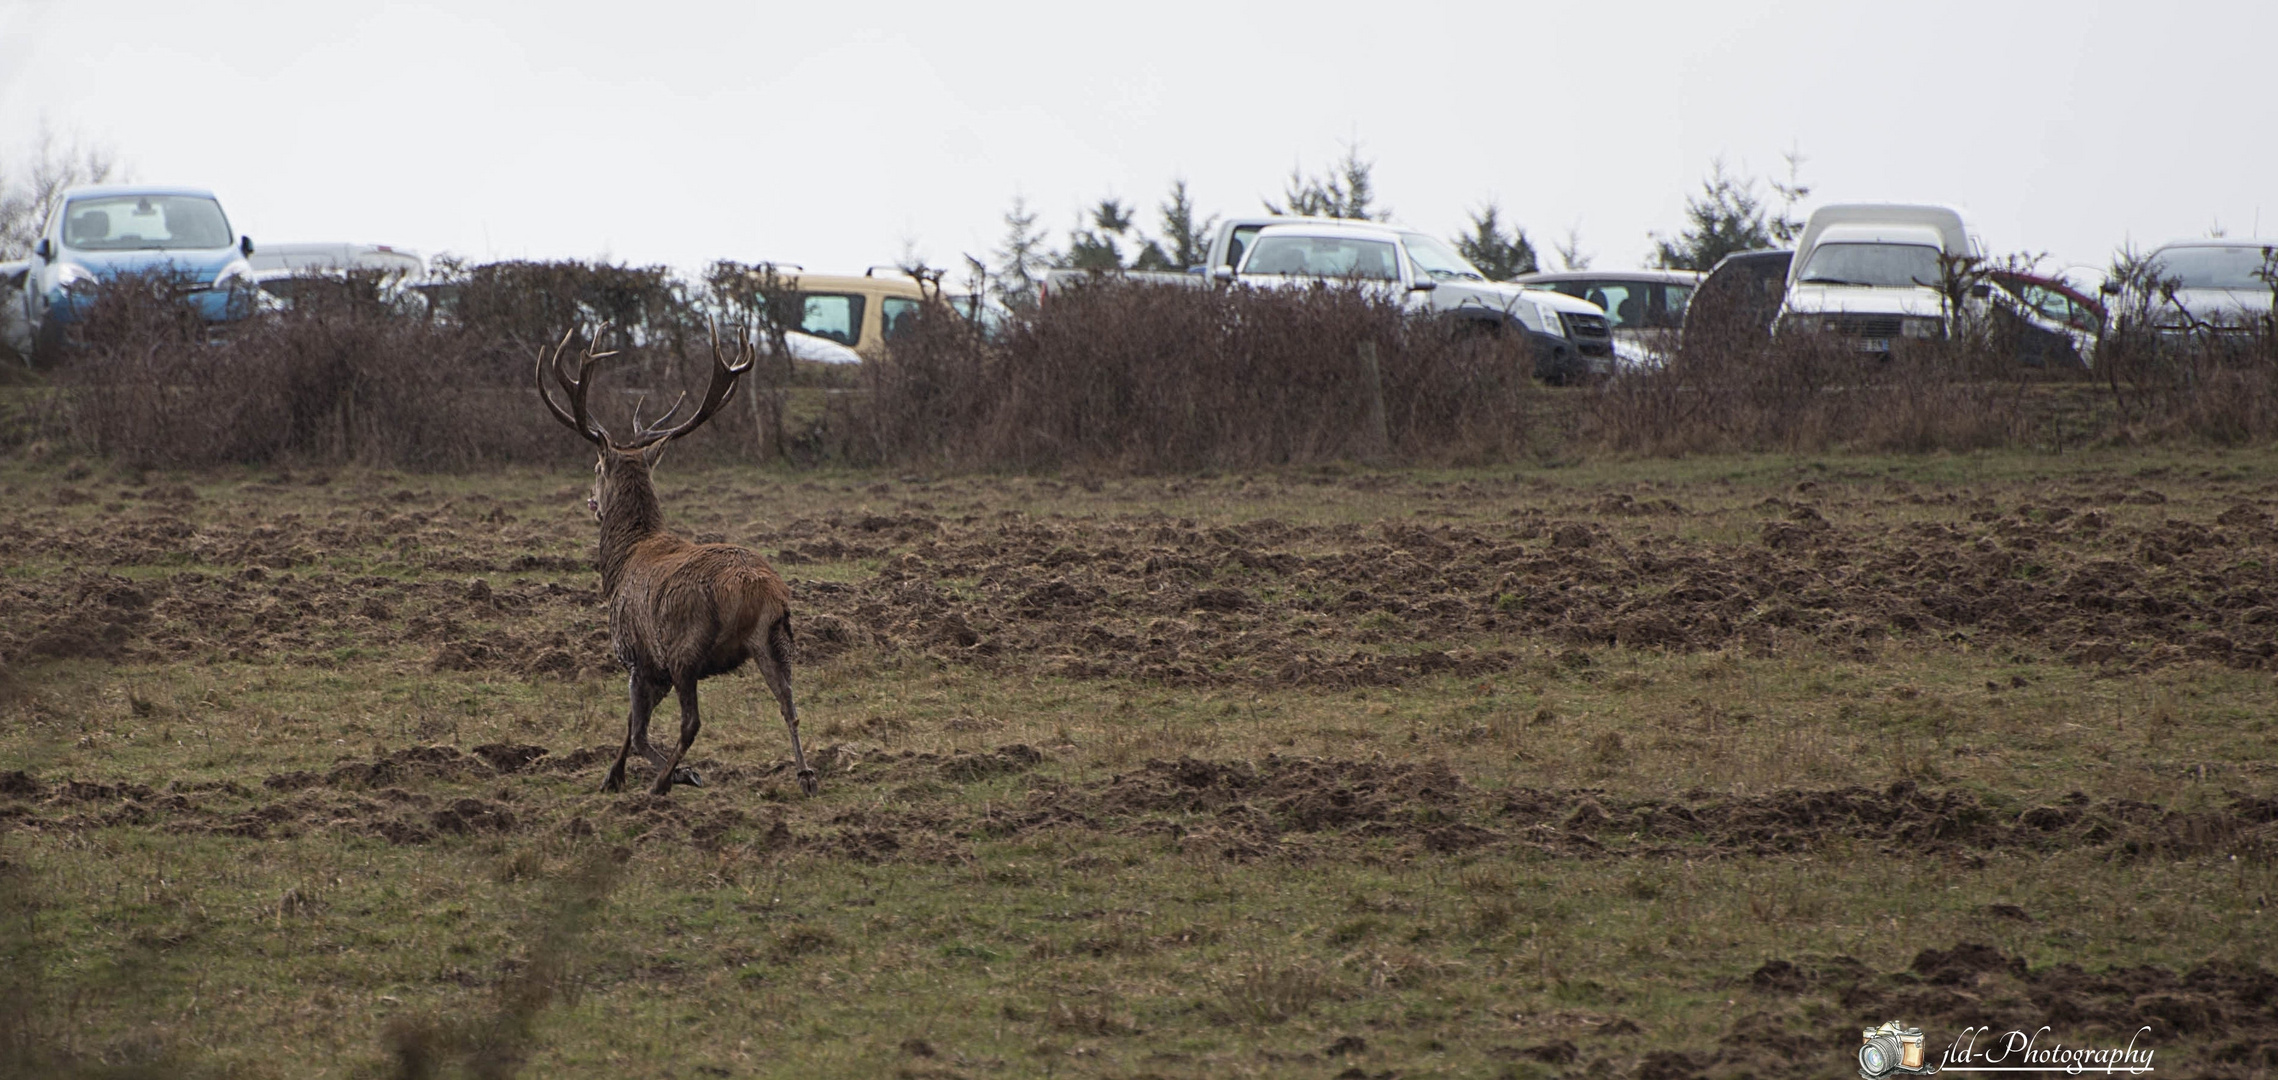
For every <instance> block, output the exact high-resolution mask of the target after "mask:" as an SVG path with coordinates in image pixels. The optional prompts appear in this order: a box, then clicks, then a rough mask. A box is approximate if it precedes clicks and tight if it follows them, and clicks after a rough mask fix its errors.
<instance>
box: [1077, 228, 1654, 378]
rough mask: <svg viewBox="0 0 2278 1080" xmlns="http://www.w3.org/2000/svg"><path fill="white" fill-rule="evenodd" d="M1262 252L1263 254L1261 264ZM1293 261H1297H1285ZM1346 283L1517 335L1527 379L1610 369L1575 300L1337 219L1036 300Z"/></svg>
mask: <svg viewBox="0 0 2278 1080" xmlns="http://www.w3.org/2000/svg"><path fill="white" fill-rule="evenodd" d="M1261 251H1271V252H1273V253H1274V254H1273V256H1272V257H1271V258H1270V259H1266V258H1262V257H1261ZM1293 255H1294V256H1296V257H1295V258H1293ZM1329 279H1338V280H1344V279H1352V280H1359V281H1362V282H1364V283H1381V284H1379V285H1378V286H1377V287H1381V288H1387V289H1396V290H1397V292H1398V294H1399V298H1400V301H1401V304H1402V305H1403V306H1404V307H1406V308H1407V309H1408V310H1410V311H1412V312H1415V313H1418V314H1424V313H1431V314H1438V315H1444V316H1447V317H1449V318H1454V319H1458V320H1461V321H1464V322H1468V323H1472V324H1476V326H1477V328H1478V329H1480V330H1483V331H1486V332H1493V333H1503V332H1512V333H1523V334H1526V335H1528V337H1529V338H1530V339H1531V340H1533V341H1534V343H1535V374H1536V376H1537V377H1538V378H1541V379H1543V380H1544V381H1545V382H1556V383H1564V382H1573V381H1577V380H1579V379H1582V378H1585V377H1587V376H1589V375H1594V374H1605V373H1607V372H1610V371H1611V370H1613V367H1614V349H1613V334H1612V331H1611V328H1610V327H1609V326H1608V324H1607V321H1606V312H1605V309H1604V308H1601V307H1599V306H1597V305H1596V304H1592V303H1590V302H1589V301H1587V300H1583V299H1581V298H1579V297H1573V296H1566V295H1564V294H1561V293H1556V292H1550V291H1546V290H1541V289H1524V288H1520V287H1519V286H1517V285H1512V284H1508V283H1504V282H1498V281H1489V280H1488V279H1487V275H1485V274H1483V273H1480V271H1479V268H1478V267H1475V266H1473V265H1471V263H1470V262H1469V261H1467V260H1466V259H1464V257H1463V256H1461V255H1458V254H1456V252H1455V250H1454V249H1453V248H1450V247H1449V246H1448V245H1447V244H1446V243H1444V242H1442V241H1441V240H1440V239H1438V238H1437V237H1434V236H1432V235H1431V234H1429V233H1422V232H1417V231H1415V230H1413V229H1403V228H1398V227H1396V226H1391V225H1385V224H1381V223H1378V222H1368V221H1353V220H1348V219H1343V218H1301V217H1256V218H1236V219H1234V220H1232V221H1228V222H1225V223H1223V224H1221V225H1220V226H1219V228H1218V233H1217V235H1216V236H1214V237H1212V238H1211V243H1210V253H1209V258H1208V261H1207V262H1205V263H1204V264H1203V265H1201V266H1196V267H1190V268H1189V269H1188V270H1187V272H1186V273H1183V274H1180V273H1167V272H1160V271H1158V272H1144V271H1120V272H1101V271H1090V270H1054V271H1051V272H1050V273H1048V274H1047V275H1046V276H1045V281H1044V296H1046V297H1049V296H1050V295H1051V293H1052V292H1053V291H1054V290H1055V289H1066V288H1069V287H1071V286H1075V285H1078V284H1081V283H1085V282H1094V281H1107V280H1113V281H1132V282H1141V283H1149V284H1159V285H1183V286H1190V287H1196V288H1200V287H1206V286H1211V285H1227V284H1234V283H1239V284H1243V285H1249V286H1253V287H1259V288H1283V287H1288V286H1290V285H1292V284H1295V283H1298V282H1304V281H1320V280H1329Z"/></svg>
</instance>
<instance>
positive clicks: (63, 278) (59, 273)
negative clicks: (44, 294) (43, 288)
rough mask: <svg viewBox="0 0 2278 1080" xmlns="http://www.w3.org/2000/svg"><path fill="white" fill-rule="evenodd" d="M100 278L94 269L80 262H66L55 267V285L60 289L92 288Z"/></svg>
mask: <svg viewBox="0 0 2278 1080" xmlns="http://www.w3.org/2000/svg"><path fill="white" fill-rule="evenodd" d="M98 280H99V279H97V278H96V277H95V272H94V271H93V270H89V269H87V268H86V267H84V266H81V265H79V264H78V263H64V264H63V265H61V266H58V267H56V268H55V287H56V288H58V289H91V288H94V287H95V284H96V282H97V281H98Z"/></svg>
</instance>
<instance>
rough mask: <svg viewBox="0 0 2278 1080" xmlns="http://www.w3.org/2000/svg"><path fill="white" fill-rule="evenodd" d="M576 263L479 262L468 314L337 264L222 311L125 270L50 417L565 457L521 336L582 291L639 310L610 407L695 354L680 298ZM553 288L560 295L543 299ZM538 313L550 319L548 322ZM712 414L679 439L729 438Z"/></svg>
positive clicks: (243, 439)
mask: <svg viewBox="0 0 2278 1080" xmlns="http://www.w3.org/2000/svg"><path fill="white" fill-rule="evenodd" d="M575 265H576V264H570V265H569V266H568V267H564V266H562V265H551V266H549V267H548V269H547V271H546V273H545V275H544V277H545V279H546V280H544V281H542V282H540V283H537V284H532V285H529V286H527V288H526V289H525V290H524V291H527V292H529V293H532V294H544V295H508V294H512V293H514V292H515V291H516V290H515V289H513V288H512V287H510V286H508V285H505V284H500V283H498V282H497V281H496V279H494V278H491V277H488V276H480V275H478V276H476V277H475V278H474V279H473V280H475V281H476V282H478V283H479V284H476V285H475V286H474V287H472V288H470V289H469V290H468V291H467V292H466V293H464V294H462V296H461V297H460V298H459V301H460V303H461V304H466V305H467V306H468V307H469V308H471V309H472V311H473V313H474V314H475V316H476V317H474V318H466V317H462V316H459V315H457V314H456V313H453V314H451V315H449V316H447V317H439V318H432V319H425V320H422V319H418V318H412V317H407V316H405V315H404V314H403V313H402V312H401V311H400V310H399V307H398V305H397V304H395V303H393V302H391V301H389V300H388V298H387V297H386V296H384V295H383V291H382V290H381V289H380V288H379V287H378V286H377V285H376V284H375V283H373V282H370V281H360V280H359V279H357V278H356V277H355V276H353V275H351V276H349V277H347V278H345V279H343V280H342V281H340V282H339V283H338V284H339V285H340V287H339V288H338V289H336V290H304V292H305V293H306V294H307V295H306V296H304V297H303V298H302V299H300V300H298V301H296V304H295V306H294V309H293V310H292V311H290V312H287V313H283V314H277V315H270V316H264V317H260V318H255V319H248V320H245V321H242V322H238V323H232V324H224V325H220V326H207V325H205V324H204V323H202V322H200V321H199V320H198V319H197V317H196V315H195V314H194V313H192V312H191V311H190V310H188V309H187V308H185V307H183V306H182V305H180V304H178V303H175V302H174V301H172V300H171V299H169V298H168V297H167V296H165V295H164V290H162V289H155V288H153V287H152V286H153V285H154V284H155V283H153V282H150V281H147V280H143V279H137V278H133V277H128V278H122V279H120V280H118V281H116V282H113V283H112V284H111V285H110V286H109V287H106V288H105V289H103V290H102V291H101V293H99V294H98V295H97V297H96V299H95V302H94V303H93V305H92V306H91V309H90V310H89V312H88V314H87V317H86V319H85V321H84V324H83V326H81V327H80V328H79V329H78V331H77V337H78V338H79V341H78V343H77V344H76V345H75V346H74V348H73V349H72V351H71V357H70V359H69V361H68V362H67V363H66V364H65V365H64V366H63V367H62V368H61V369H60V370H59V371H58V372H57V373H56V382H57V384H58V386H59V387H60V388H61V389H62V390H63V392H64V396H65V399H66V401H67V407H66V408H65V409H64V410H63V416H62V418H61V420H60V423H61V425H62V426H64V427H65V428H66V429H67V431H68V432H69V433H70V434H71V435H72V436H73V437H74V438H75V439H76V440H77V441H78V442H79V443H80V444H81V445H83V446H85V447H87V448H89V449H91V450H94V451H95V452H98V453H101V454H105V455H109V456H112V457H115V458H118V459H120V460H122V461H125V462H128V463H133V464H178V465H203V464H224V463H245V462H268V461H281V460H282V461H304V462H321V463H345V462H358V463H363V464H371V465H384V466H394V467H410V468H428V469H464V468H471V467H476V466H480V465H485V464H495V463H500V462H508V461H542V462H570V461H574V460H577V458H578V453H577V451H578V450H579V449H580V448H579V447H576V446H574V445H569V444H566V443H565V441H564V440H562V439H561V438H560V437H559V436H560V433H559V432H558V431H556V430H554V429H553V426H552V424H551V423H550V422H549V421H548V420H547V418H546V414H545V412H544V410H542V409H540V408H538V407H537V403H536V399H535V396H534V391H533V390H532V386H531V370H532V368H531V365H532V363H533V358H534V357H535V356H536V346H535V345H534V344H531V343H530V340H531V339H532V338H537V339H543V338H546V337H552V338H559V336H560V334H561V332H562V329H563V328H565V327H566V326H568V325H571V324H572V323H573V322H574V321H576V320H579V319H580V318H581V317H583V316H585V315H587V314H590V313H591V312H589V311H588V308H589V307H592V308H595V309H598V310H599V311H601V312H604V313H618V312H625V311H628V310H630V311H633V312H634V313H636V314H639V315H641V316H642V319H641V321H639V322H637V323H636V326H635V331H634V333H635V334H638V335H640V336H638V337H635V336H633V335H632V334H629V335H627V336H628V337H632V338H633V340H632V341H630V342H629V343H627V344H626V345H625V346H624V347H623V351H624V352H625V354H626V357H625V359H624V360H623V361H620V362H619V363H618V364H617V365H615V366H614V368H613V372H614V374H613V377H612V379H611V385H612V387H613V388H615V389H613V390H612V391H610V392H609V393H608V394H606V395H604V396H600V397H597V400H596V406H595V407H596V411H597V412H598V413H601V414H603V415H604V416H606V417H608V419H609V420H611V421H612V422H622V421H623V418H625V417H628V416H629V415H630V413H631V411H632V410H633V409H634V408H635V407H636V405H637V403H638V402H639V401H640V400H641V399H643V398H644V397H646V398H649V399H652V400H656V401H658V402H659V405H658V406H657V407H658V408H661V407H662V403H665V402H669V401H671V400H672V397H673V395H675V394H677V393H678V392H679V391H680V390H681V389H682V388H684V387H686V386H689V385H693V384H695V383H697V382H698V381H700V380H701V378H702V377H703V375H704V373H705V371H706V367H705V365H707V364H708V363H709V360H708V354H704V353H703V351H702V349H701V347H700V346H699V344H698V339H697V338H695V337H693V336H691V335H689V334H687V333H686V330H687V329H688V328H689V326H690V325H691V324H692V323H693V322H694V319H693V318H692V317H691V316H689V315H688V314H687V312H686V311H685V310H684V309H681V310H674V309H666V310H663V311H662V312H661V313H660V312H659V311H658V310H656V309H645V308H644V307H643V306H642V305H645V304H646V303H648V302H649V300H651V299H653V297H643V296H641V295H640V294H639V293H638V292H637V291H635V290H632V289H626V290H623V291H622V292H613V291H612V288H613V286H614V284H615V283H616V282H617V281H618V280H620V279H619V277H618V275H617V274H616V269H617V268H609V267H603V268H594V269H595V272H593V273H592V274H590V275H588V278H589V279H590V280H587V281H585V282H584V283H583V284H582V285H577V287H575V288H569V287H564V285H563V281H564V280H565V279H566V280H568V281H569V282H571V283H573V284H575V283H576V282H577V281H578V276H577V274H576V273H575V270H574V267H575ZM499 276H500V277H505V276H508V275H499ZM557 290H558V291H559V292H560V294H561V295H565V296H568V297H571V298H572V300H571V301H569V302H566V303H562V304H560V306H559V307H558V308H555V309H549V308H548V307H547V305H548V304H551V303H555V301H554V300H551V299H549V297H551V296H553V295H554V294H555V293H556V291H557ZM580 297H585V299H580ZM596 297H597V298H598V300H597V301H596V300H595V299H592V298H596ZM461 310H466V309H464V308H462V309H461ZM545 318H558V319H561V320H563V321H562V322H559V323H555V324H553V327H552V328H551V330H550V332H545V331H547V329H548V328H547V327H546V325H545V324H544V322H543V319H545ZM720 419H721V422H720V423H719V424H717V425H715V426H714V427H712V428H709V429H707V430H706V431H705V432H703V433H700V434H699V435H697V436H693V437H691V438H690V439H689V440H688V443H689V446H688V448H687V450H686V451H684V453H686V454H687V455H688V456H694V457H697V458H703V457H708V456H720V455H722V454H726V455H729V456H736V457H741V456H744V454H743V453H742V452H741V451H742V449H743V448H744V447H748V446H749V445H750V444H751V442H752V427H751V425H752V420H751V418H750V417H748V416H740V415H739V416H735V417H731V416H725V415H724V416H722V417H721V418H720Z"/></svg>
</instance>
